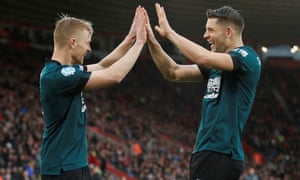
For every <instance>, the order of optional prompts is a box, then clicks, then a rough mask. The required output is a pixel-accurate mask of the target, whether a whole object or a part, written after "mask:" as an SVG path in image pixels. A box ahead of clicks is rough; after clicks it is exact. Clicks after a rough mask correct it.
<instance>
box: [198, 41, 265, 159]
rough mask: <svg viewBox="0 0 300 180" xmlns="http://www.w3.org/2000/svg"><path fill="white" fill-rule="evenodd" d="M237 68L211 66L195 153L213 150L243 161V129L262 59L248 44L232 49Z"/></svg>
mask: <svg viewBox="0 0 300 180" xmlns="http://www.w3.org/2000/svg"><path fill="white" fill-rule="evenodd" d="M229 54H230V56H231V57H232V60H233V64H234V70H233V71H222V70H217V69H211V70H210V71H209V72H208V74H207V75H208V77H207V78H208V82H207V89H206V92H205V95H204V97H203V102H202V117H201V122H200V127H199V130H198V134H197V138H196V143H195V149H194V152H197V151H202V150H211V151H216V152H220V153H225V154H231V155H232V159H235V160H244V152H243V148H242V144H241V140H242V139H241V137H242V130H243V128H244V126H245V123H246V121H247V119H248V116H249V113H250V111H251V108H252V104H253V101H254V98H255V92H256V87H257V84H258V81H259V78H260V72H261V62H260V59H259V57H258V55H257V54H256V53H255V51H254V50H253V49H252V48H250V47H247V46H243V47H239V48H236V49H233V50H232V51H230V52H229Z"/></svg>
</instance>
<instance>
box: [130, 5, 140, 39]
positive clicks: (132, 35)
mask: <svg viewBox="0 0 300 180" xmlns="http://www.w3.org/2000/svg"><path fill="white" fill-rule="evenodd" d="M140 9H141V6H138V7H137V8H136V10H135V14H134V17H133V20H132V23H131V27H130V30H129V32H128V36H129V37H130V38H135V36H136V21H137V20H136V19H137V13H138V11H139V10H140Z"/></svg>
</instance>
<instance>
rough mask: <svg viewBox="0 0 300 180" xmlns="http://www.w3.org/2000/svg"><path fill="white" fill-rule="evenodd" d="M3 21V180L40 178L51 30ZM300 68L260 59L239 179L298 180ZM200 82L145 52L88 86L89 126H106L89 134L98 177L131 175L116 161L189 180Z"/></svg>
mask: <svg viewBox="0 0 300 180" xmlns="http://www.w3.org/2000/svg"><path fill="white" fill-rule="evenodd" d="M0 28H1V31H0V40H1V41H0V66H1V71H0V77H1V78H0V128H1V131H0V180H2V179H3V180H27V179H28V180H37V179H39V178H40V177H39V161H40V157H39V152H40V143H41V133H42V131H43V116H42V110H41V106H40V102H39V72H40V70H41V68H42V66H43V64H44V59H45V57H50V56H51V54H50V53H51V51H49V49H47V47H51V45H50V44H51V38H50V37H51V36H50V37H49V36H42V35H40V36H39V34H43V33H40V32H39V31H37V32H34V33H33V32H30V31H29V32H26V31H21V30H20V29H18V28H3V27H1V26H0ZM29 44H34V46H32V45H31V46H30V45H29ZM39 44H40V45H41V46H38V45H39ZM45 45H47V46H45ZM45 47H46V48H45ZM299 75H300V72H299V70H297V69H291V70H287V69H281V68H273V67H272V66H271V65H269V64H268V62H265V63H264V64H263V69H262V78H261V81H260V83H259V87H258V89H257V96H256V100H255V103H254V106H253V110H252V112H251V115H250V117H249V120H248V122H247V125H246V127H245V130H244V133H243V135H244V137H243V145H244V150H245V154H246V159H245V171H244V173H243V174H242V176H241V178H240V179H241V180H255V179H260V180H296V179H300V171H299V169H300V160H299V158H300V147H299V146H300V144H299V142H300V132H299V124H300V109H299V108H300V104H299V102H300V96H299V94H298V92H299V91H298V89H300V87H299V86H300V84H299V83H297V78H298V77H300V76H299ZM203 88H204V84H201V83H194V84H192V83H183V84H182V83H180V84H179V83H170V82H167V81H165V80H164V79H163V78H162V76H161V75H160V74H159V72H158V70H157V69H156V67H155V65H154V64H153V62H152V61H151V59H150V57H149V56H147V52H146V51H145V52H144V56H143V57H142V58H141V59H140V60H139V61H138V62H137V64H136V66H135V67H134V69H133V71H132V72H130V73H129V75H128V77H126V79H125V80H124V81H123V82H122V84H120V85H118V86H114V87H110V88H107V89H100V90H97V91H93V92H85V93H84V97H85V101H86V104H87V107H88V123H89V127H96V128H98V129H99V130H101V132H105V134H103V133H102V134H97V133H89V134H88V141H89V155H88V156H89V162H90V168H91V172H92V174H93V179H94V180H100V179H102V180H103V179H105V180H106V179H107V180H118V179H126V178H125V177H118V176H117V175H116V174H114V173H112V172H109V171H108V167H112V168H115V169H118V170H120V171H122V172H124V173H125V174H127V175H128V176H129V177H132V178H135V179H140V180H186V179H187V177H188V173H189V172H188V167H189V158H190V153H191V150H192V148H193V144H194V140H195V137H196V131H197V128H198V125H199V120H200V116H201V97H202V94H203ZM111 137H115V138H111ZM163 137H167V138H163Z"/></svg>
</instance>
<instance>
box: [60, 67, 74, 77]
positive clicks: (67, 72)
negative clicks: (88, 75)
mask: <svg viewBox="0 0 300 180" xmlns="http://www.w3.org/2000/svg"><path fill="white" fill-rule="evenodd" d="M60 72H61V74H62V75H64V76H71V75H74V74H75V68H74V67H64V68H62V69H61V71H60Z"/></svg>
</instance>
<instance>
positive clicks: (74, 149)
mask: <svg viewBox="0 0 300 180" xmlns="http://www.w3.org/2000/svg"><path fill="white" fill-rule="evenodd" d="M89 77H90V73H89V72H86V70H84V67H83V66H82V65H72V66H68V65H61V64H60V63H59V62H57V61H54V60H51V61H48V62H46V64H45V67H44V68H43V69H42V71H41V74H40V101H41V105H42V108H43V113H44V132H43V136H42V147H41V174H42V175H59V174H60V172H61V170H72V169H78V168H81V167H84V166H87V165H88V162H87V140H86V123H87V120H86V105H85V102H84V98H83V96H82V90H83V88H84V86H85V84H86V82H87V81H88V79H89Z"/></svg>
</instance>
